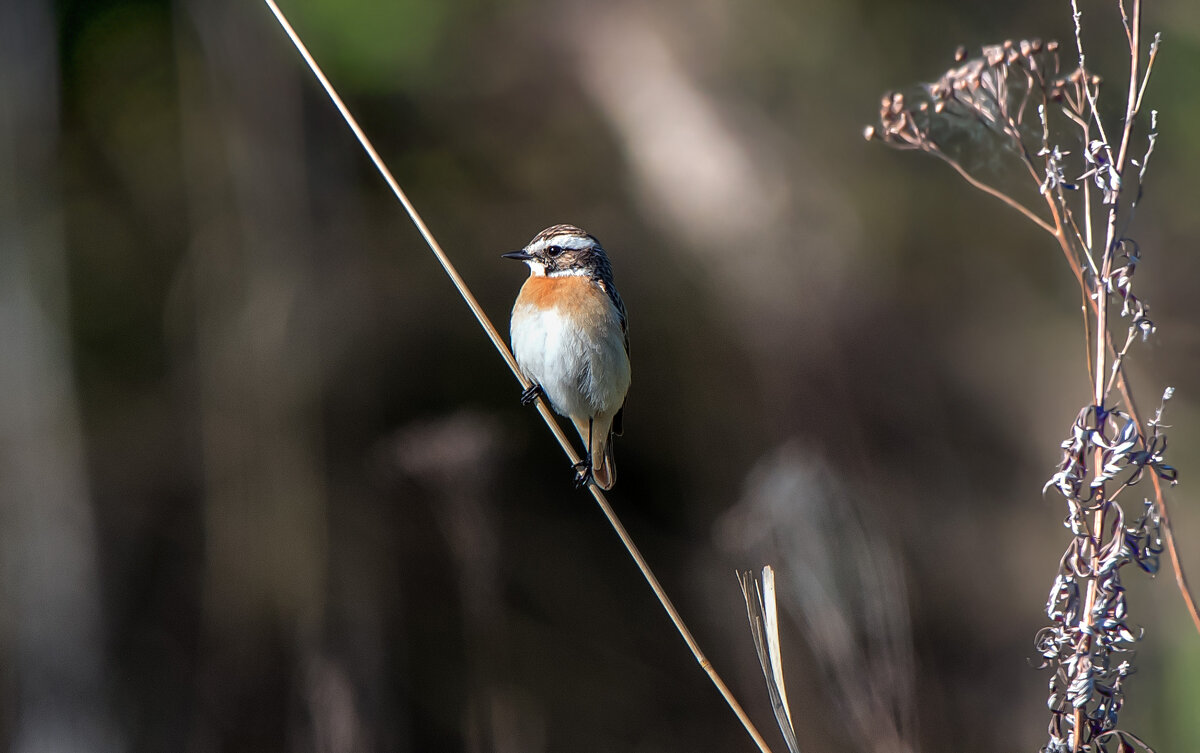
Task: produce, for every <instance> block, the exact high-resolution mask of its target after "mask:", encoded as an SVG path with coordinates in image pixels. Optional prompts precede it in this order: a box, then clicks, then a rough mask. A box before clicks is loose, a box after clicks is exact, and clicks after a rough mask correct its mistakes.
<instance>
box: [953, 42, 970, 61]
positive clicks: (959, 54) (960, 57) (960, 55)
mask: <svg viewBox="0 0 1200 753" xmlns="http://www.w3.org/2000/svg"><path fill="white" fill-rule="evenodd" d="M966 59H967V48H966V46H965V45H961V44H960V45H959V46H958V49H956V50H955V51H954V62H956V63H961V62H962V61H964V60H966Z"/></svg>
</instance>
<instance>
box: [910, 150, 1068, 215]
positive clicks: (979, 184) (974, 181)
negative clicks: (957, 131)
mask: <svg viewBox="0 0 1200 753" xmlns="http://www.w3.org/2000/svg"><path fill="white" fill-rule="evenodd" d="M931 153H932V154H933V155H934V156H935V157H937V158H939V159H941V160H942V161H943V162H945V163H946V164H947V165H949V166H950V167H953V168H954V172H956V173H958V174H959V175H960V176H962V179H963V180H965V181H966V182H968V183H970V184H971V185H972V186H974V187H975V188H978V189H979V190H980V191H983V192H984V193H985V194H987V195H988V196H992V197H995V198H997V199H999V200H1000V201H1003V202H1004V203H1005V204H1007V205H1009V206H1010V207H1012V208H1013V209H1015V210H1017V211H1018V212H1020V213H1021V214H1023V215H1025V217H1026V218H1028V219H1029V221H1030V222H1032V223H1033V224H1035V225H1037V226H1038V227H1040V228H1041V229H1042V230H1045V231H1046V232H1047V233H1050V234H1051V235H1057V233H1056V231H1055V230H1054V226H1053V225H1051V224H1050V223H1049V222H1046V221H1045V220H1043V219H1042V218H1041V217H1038V216H1037V215H1036V214H1034V213H1033V212H1032V211H1030V209H1029V207H1027V206H1025V205H1024V204H1022V203H1021V202H1019V201H1017V200H1016V199H1013V198H1012V197H1011V196H1009V195H1007V194H1005V193H1004V192H1002V191H1000V190H999V189H996V188H992V187H991V186H989V185H988V184H987V183H984V182H983V181H981V180H979V179H978V178H976V177H975V176H973V175H971V174H970V173H969V172H967V171H966V169H965V168H963V166H962V165H960V164H958V161H957V160H954V159H951V158H950V157H948V156H947V155H946V154H945V153H944V152H942V150H940V149H935V150H933V151H932V152H931Z"/></svg>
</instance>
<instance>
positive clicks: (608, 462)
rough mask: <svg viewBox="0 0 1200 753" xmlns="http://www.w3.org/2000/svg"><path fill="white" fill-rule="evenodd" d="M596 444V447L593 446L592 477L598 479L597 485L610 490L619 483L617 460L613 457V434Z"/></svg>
mask: <svg viewBox="0 0 1200 753" xmlns="http://www.w3.org/2000/svg"><path fill="white" fill-rule="evenodd" d="M595 444H596V447H594V448H592V478H593V479H595V480H596V486H598V487H600V488H601V489H603V490H604V491H608V490H609V489H611V488H613V484H615V483H617V460H616V458H615V457H613V441H612V434H609V435H608V436H607V437H605V438H604V440H603V441H600V442H596V443H595Z"/></svg>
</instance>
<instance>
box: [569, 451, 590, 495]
mask: <svg viewBox="0 0 1200 753" xmlns="http://www.w3.org/2000/svg"><path fill="white" fill-rule="evenodd" d="M571 467H572V468H574V469H575V488H576V489H582V488H584V487H585V486H588V485H589V484H591V483H592V480H593V479H592V462H591V461H590V460H588V459H587V458H584V459H583V460H580V461H579V462H578V463H576V464H575V465H573V466H571Z"/></svg>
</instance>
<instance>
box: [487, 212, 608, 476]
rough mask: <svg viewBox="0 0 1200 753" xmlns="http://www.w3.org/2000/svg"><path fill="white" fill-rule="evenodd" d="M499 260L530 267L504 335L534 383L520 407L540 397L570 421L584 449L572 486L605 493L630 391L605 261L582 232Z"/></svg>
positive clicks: (552, 233) (547, 235) (550, 233)
mask: <svg viewBox="0 0 1200 753" xmlns="http://www.w3.org/2000/svg"><path fill="white" fill-rule="evenodd" d="M504 257H505V258H507V259H516V260H518V261H523V262H525V263H526V264H527V265H529V279H527V280H525V284H524V285H522V286H521V292H520V294H518V295H517V302H516V303H515V304H513V312H512V324H511V329H510V334H511V337H512V348H513V355H514V356H516V358H517V364H518V365H519V366H520V367H521V371H523V372H525V376H527V377H528V378H529V379H530V380H531V381H532V382H533V387H531V388H530V389H528V390H526V391H525V394H524V395H522V398H521V401H522V402H523V403H526V404H528V403H531V402H533V401H534V400H536V399H537V398H538V396H539V395H544V396H545V397H546V398H547V399H548V400H549V401H550V407H552V408H553V409H554V411H555V412H556V413H558V414H559V415H562V416H566V417H567V418H569V419H571V423H573V424H575V428H576V430H578V431H579V436H580V437H581V438H582V439H583V442H584V445H585V446H586V447H587V452H586V454H585V455H584V459H583V461H582V462H580V463H579V465H578V466H577V467H576V470H577V472H578V474H577V475H576V477H575V478H576V483H578V484H579V485H580V486H583V485H585V484H587V483H588V481H589V479H590V480H594V481H595V482H596V485H597V486H599V487H600V488H601V489H605V490H607V489H611V488H612V486H613V483H614V482H615V481H616V479H617V468H616V465H615V462H614V460H613V448H612V435H613V434H620V433H621V414H622V409H623V408H624V405H625V394H626V393H627V392H628V391H629V337H628V335H627V334H626V323H625V304H623V303H622V302H621V296H620V295H619V294H618V293H617V288H616V286H615V285H613V277H612V267H611V266H610V265H609V263H608V256H606V255H605V253H604V249H603V248H601V246H600V242H599V241H598V240H596V239H595V238H594V237H592V236H591V235H588V234H587V233H586V232H584V231H583V230H580V229H579V228H577V227H575V226H574V225H555V226H553V227H548V228H546V229H545V230H543V231H542V232H540V233H538V234H537V235H536V236H534V238H533V240H531V241H530V242H529V244H528V245H527V246H525V248H523V249H521V250H520V251H513V252H512V253H508V254H504Z"/></svg>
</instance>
